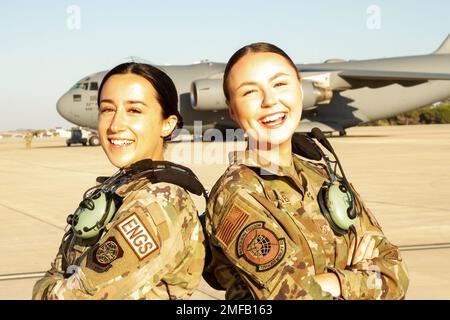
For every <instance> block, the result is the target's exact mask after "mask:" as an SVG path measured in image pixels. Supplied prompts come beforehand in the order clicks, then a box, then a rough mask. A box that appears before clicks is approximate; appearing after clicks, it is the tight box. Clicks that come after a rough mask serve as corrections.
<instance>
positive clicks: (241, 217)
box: [216, 205, 249, 247]
mask: <svg viewBox="0 0 450 320" xmlns="http://www.w3.org/2000/svg"><path fill="white" fill-rule="evenodd" d="M248 217H249V215H248V214H247V213H245V212H244V211H243V210H242V209H241V208H239V207H238V206H236V205H233V207H231V209H230V210H229V211H228V213H227V214H226V216H225V217H224V221H223V223H222V224H221V226H220V228H219V230H217V234H216V238H217V239H218V240H220V241H221V242H222V243H223V244H225V246H226V247H228V246H229V245H230V243H231V242H232V241H233V239H234V237H235V235H236V233H237V232H238V231H239V230H240V229H241V228H242V226H243V225H244V223H245V222H246V221H247V219H248Z"/></svg>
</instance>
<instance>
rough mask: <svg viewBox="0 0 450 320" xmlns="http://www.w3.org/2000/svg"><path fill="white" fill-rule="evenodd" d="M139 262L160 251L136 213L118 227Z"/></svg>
mask: <svg viewBox="0 0 450 320" xmlns="http://www.w3.org/2000/svg"><path fill="white" fill-rule="evenodd" d="M116 228H117V230H119V232H120V234H121V235H122V236H123V237H124V239H125V240H126V241H127V243H128V244H129V245H130V247H131V249H133V252H134V253H135V254H136V256H137V257H138V259H139V260H142V259H144V258H145V257H147V256H148V255H150V254H151V253H152V252H155V251H156V250H158V248H159V247H158V245H157V243H156V241H155V239H153V237H152V236H151V235H150V232H149V231H148V230H147V228H146V227H145V225H144V223H143V222H142V220H141V219H140V218H139V216H138V215H137V214H136V213H133V214H131V215H130V216H129V217H127V218H126V219H125V220H123V221H122V222H121V223H119V224H118V225H117V226H116Z"/></svg>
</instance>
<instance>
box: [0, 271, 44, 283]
mask: <svg viewBox="0 0 450 320" xmlns="http://www.w3.org/2000/svg"><path fill="white" fill-rule="evenodd" d="M44 275H45V272H42V271H41V272H29V273H10V274H0V281H10V280H23V279H32V278H42V277H43V276H44Z"/></svg>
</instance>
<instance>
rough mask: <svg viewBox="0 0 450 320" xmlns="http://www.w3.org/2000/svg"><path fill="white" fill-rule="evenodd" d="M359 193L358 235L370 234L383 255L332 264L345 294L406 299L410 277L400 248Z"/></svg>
mask: <svg viewBox="0 0 450 320" xmlns="http://www.w3.org/2000/svg"><path fill="white" fill-rule="evenodd" d="M353 190H354V188H353ZM354 191H355V190H354ZM355 194H356V195H357V198H358V199H357V200H358V201H357V204H358V206H359V208H360V209H361V210H362V215H361V216H360V218H359V224H357V233H358V236H359V237H361V236H362V235H364V234H370V235H371V236H372V238H373V239H375V241H376V248H377V249H378V250H379V256H378V257H377V258H375V259H372V260H364V261H361V262H359V263H358V264H356V265H353V266H351V267H347V268H343V269H339V268H330V271H331V272H334V273H335V274H336V275H337V276H338V278H339V282H340V284H341V292H342V297H343V298H344V299H347V300H350V299H404V298H405V294H406V291H407V289H408V286H409V278H408V271H407V268H406V265H405V262H404V261H403V259H402V257H401V255H400V250H399V249H398V247H396V246H395V245H393V244H392V243H390V242H389V240H388V239H387V238H386V236H385V235H384V234H383V232H382V230H381V226H380V225H379V223H378V222H377V220H376V219H375V217H374V216H373V214H372V213H371V211H370V210H369V209H368V208H367V207H366V206H365V204H364V203H363V201H362V200H361V197H360V195H359V194H357V193H356V191H355Z"/></svg>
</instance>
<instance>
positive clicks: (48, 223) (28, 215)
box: [0, 203, 64, 230]
mask: <svg viewBox="0 0 450 320" xmlns="http://www.w3.org/2000/svg"><path fill="white" fill-rule="evenodd" d="M0 206H2V207H4V208H6V209H9V210H11V211H14V212H17V213H20V214H22V215H24V216H27V217H28V218H31V219H34V220H37V221H39V222H42V223H45V224H47V225H49V226H52V227H55V228H57V229H58V230H64V228H62V227H60V226H57V225H56V224H53V223H51V222H48V221H45V220H42V219H41V218H38V217H35V216H33V215H31V214H29V213H26V212H23V211H20V210H17V209H14V208H11V207H10V206H7V205H4V204H3V203H0Z"/></svg>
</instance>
